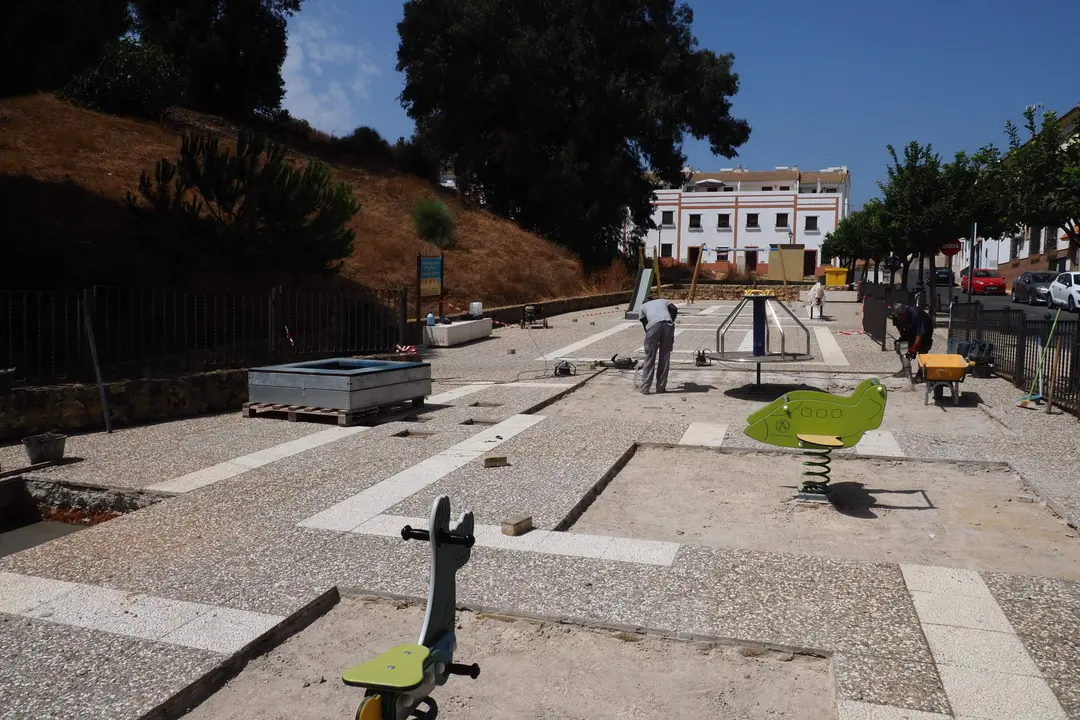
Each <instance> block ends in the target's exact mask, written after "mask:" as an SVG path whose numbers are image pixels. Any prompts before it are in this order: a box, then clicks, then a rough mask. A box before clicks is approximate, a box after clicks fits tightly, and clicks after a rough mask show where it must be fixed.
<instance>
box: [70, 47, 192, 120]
mask: <svg viewBox="0 0 1080 720" xmlns="http://www.w3.org/2000/svg"><path fill="white" fill-rule="evenodd" d="M62 94H63V95H64V96H65V97H68V98H70V99H72V100H74V101H75V102H77V103H79V104H80V105H84V106H86V107H88V108H91V109H94V110H101V111H102V112H107V113H111V114H113V115H132V116H135V117H142V118H148V119H151V120H158V119H160V118H161V116H162V115H163V114H164V113H165V111H166V110H167V109H168V108H169V107H170V106H171V105H174V104H176V103H177V102H178V101H179V100H180V98H181V96H182V94H183V81H182V79H181V75H180V73H179V71H178V70H177V68H176V64H175V63H174V62H173V59H172V57H170V56H169V54H168V53H166V52H165V51H164V50H162V49H161V48H160V47H157V46H156V45H149V44H146V43H140V42H138V41H136V40H132V39H131V38H120V39H119V40H117V41H116V42H113V43H110V44H109V45H108V46H107V47H106V48H105V52H104V53H103V54H102V56H101V58H100V59H99V60H98V62H97V64H96V65H94V66H93V67H91V68H90V69H89V70H87V71H86V72H84V73H82V74H80V75H78V76H77V77H75V78H74V79H73V80H72V81H71V82H70V83H69V84H68V85H67V86H66V87H65V88H64V90H63V93H62Z"/></svg>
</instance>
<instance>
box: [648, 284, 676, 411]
mask: <svg viewBox="0 0 1080 720" xmlns="http://www.w3.org/2000/svg"><path fill="white" fill-rule="evenodd" d="M678 314H679V310H678V308H676V307H675V305H674V304H673V303H670V302H668V301H667V300H662V299H655V300H650V301H648V302H647V303H645V304H644V305H642V306H641V324H642V325H644V326H645V361H644V362H643V363H642V365H641V384H640V385H639V386H638V390H640V391H641V393H642V394H644V395H648V394H649V386H650V385H652V382H653V376H654V375H655V376H656V392H658V393H662V392H667V377H668V369H669V368H670V366H671V350H672V348H673V347H674V346H675V316H676V315H678Z"/></svg>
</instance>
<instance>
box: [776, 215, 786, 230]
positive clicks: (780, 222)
mask: <svg viewBox="0 0 1080 720" xmlns="http://www.w3.org/2000/svg"><path fill="white" fill-rule="evenodd" d="M787 216H788V214H787V213H776V227H778V228H786V227H787Z"/></svg>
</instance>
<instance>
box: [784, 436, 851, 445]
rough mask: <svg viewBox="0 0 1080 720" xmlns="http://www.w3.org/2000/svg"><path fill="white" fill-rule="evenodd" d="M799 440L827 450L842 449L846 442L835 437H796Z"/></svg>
mask: <svg viewBox="0 0 1080 720" xmlns="http://www.w3.org/2000/svg"><path fill="white" fill-rule="evenodd" d="M795 437H797V438H798V439H799V440H801V441H802V442H804V443H807V444H808V445H817V446H818V447H827V448H842V447H844V441H843V440H841V439H840V438H838V437H836V436H835V435H806V434H800V435H796V436H795Z"/></svg>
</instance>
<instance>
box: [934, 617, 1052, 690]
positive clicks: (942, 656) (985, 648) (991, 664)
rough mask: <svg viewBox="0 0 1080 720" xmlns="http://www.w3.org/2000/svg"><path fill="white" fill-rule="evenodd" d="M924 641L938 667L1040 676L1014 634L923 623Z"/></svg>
mask: <svg viewBox="0 0 1080 720" xmlns="http://www.w3.org/2000/svg"><path fill="white" fill-rule="evenodd" d="M923 633H924V634H925V635H926V642H927V643H928V644H929V645H930V652H931V653H932V654H933V655H934V661H935V662H937V663H938V665H939V666H940V665H942V664H945V665H957V666H959V667H965V668H970V669H973V670H991V671H994V672H1002V673H1010V674H1013V675H1031V676H1032V677H1042V673H1040V672H1039V669H1038V668H1037V667H1035V663H1034V662H1032V660H1031V657H1030V656H1028V654H1027V651H1026V650H1025V649H1024V644H1023V643H1022V642H1021V641H1020V638H1019V637H1018V636H1017V635H1015V634H1014V633H1002V632H994V631H991V630H972V629H970V628H960V627H952V626H950V625H930V624H927V623H924V624H923Z"/></svg>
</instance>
